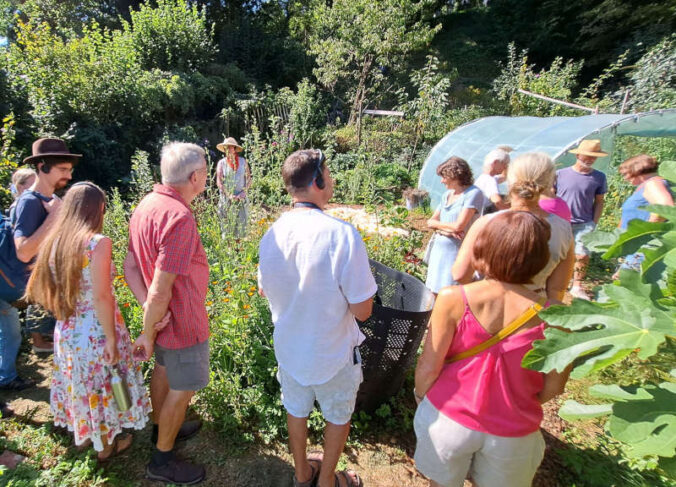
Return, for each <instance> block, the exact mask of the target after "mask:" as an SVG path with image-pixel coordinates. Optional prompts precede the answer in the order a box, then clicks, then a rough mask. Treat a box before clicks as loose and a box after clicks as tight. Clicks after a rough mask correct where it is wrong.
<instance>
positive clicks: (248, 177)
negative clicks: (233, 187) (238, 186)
mask: <svg viewBox="0 0 676 487" xmlns="http://www.w3.org/2000/svg"><path fill="white" fill-rule="evenodd" d="M244 161H245V162H244V163H245V164H246V185H245V187H244V191H248V190H249V186H251V182H252V179H251V166H249V163H248V162H246V159H245V160H244Z"/></svg>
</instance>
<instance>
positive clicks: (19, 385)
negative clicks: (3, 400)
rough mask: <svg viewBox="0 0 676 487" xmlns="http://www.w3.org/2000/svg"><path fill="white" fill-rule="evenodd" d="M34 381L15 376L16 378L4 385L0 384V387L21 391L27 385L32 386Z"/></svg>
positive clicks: (27, 386) (26, 387)
mask: <svg viewBox="0 0 676 487" xmlns="http://www.w3.org/2000/svg"><path fill="white" fill-rule="evenodd" d="M34 385H35V382H34V381H32V380H30V379H24V378H23V377H19V376H16V378H15V379H14V380H12V381H10V382H8V383H7V384H5V385H4V386H0V389H2V390H3V391H23V390H24V389H28V388H29V387H33V386H34Z"/></svg>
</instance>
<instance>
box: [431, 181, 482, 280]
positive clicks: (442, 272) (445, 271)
mask: <svg viewBox="0 0 676 487" xmlns="http://www.w3.org/2000/svg"><path fill="white" fill-rule="evenodd" d="M451 194H452V191H450V190H449V191H446V192H445V193H444V195H443V196H442V198H441V203H439V207H438V208H437V210H438V211H440V212H441V214H440V215H439V221H441V223H453V222H454V221H456V220H457V219H458V216H460V212H462V210H464V209H465V208H474V209H476V214H475V215H474V218H472V221H471V222H472V223H473V222H474V220H476V219H477V218H478V216H479V215H481V212H482V211H483V205H484V200H485V198H484V196H483V193H482V192H481V190H480V189H479V188H477V187H476V186H469V187H468V188H467V189H465V191H463V192H462V194H461V195H460V197H459V198H458V199H456V200H455V201H454V202H453V203H451V204H450V205H449V204H447V201H448V197H449V196H450V195H451ZM468 228H469V227H468ZM461 243H462V240H459V239H457V238H450V237H444V236H443V235H439V234H436V235H435V236H434V244H433V245H432V250H431V251H430V259H429V263H428V267H427V281H426V282H425V285H426V286H427V287H428V288H429V289H430V290H431V291H432V292H433V293H438V292H439V290H440V289H441V288H442V287H446V286H452V285H454V284H457V282H455V281H454V280H453V277H452V276H451V267H453V263H454V262H455V257H456V256H457V255H458V250H459V249H460V244H461Z"/></svg>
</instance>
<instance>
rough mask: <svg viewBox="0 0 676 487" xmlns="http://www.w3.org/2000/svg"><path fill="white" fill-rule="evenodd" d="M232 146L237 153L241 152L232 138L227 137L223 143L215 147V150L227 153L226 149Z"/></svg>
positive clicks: (240, 148)
mask: <svg viewBox="0 0 676 487" xmlns="http://www.w3.org/2000/svg"><path fill="white" fill-rule="evenodd" d="M228 146H232V147H234V148H235V150H236V151H237V152H242V146H241V145H239V144H238V143H237V140H235V138H234V137H227V138H226V139H225V140H224V141H223V142H221V143H220V144H217V145H216V149H218V150H219V151H221V152H227V150H228V149H227V147H228Z"/></svg>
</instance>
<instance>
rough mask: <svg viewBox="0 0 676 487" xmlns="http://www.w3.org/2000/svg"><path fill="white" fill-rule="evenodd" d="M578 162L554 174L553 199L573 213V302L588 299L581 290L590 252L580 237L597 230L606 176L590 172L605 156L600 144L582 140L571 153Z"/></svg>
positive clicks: (596, 141) (598, 172)
mask: <svg viewBox="0 0 676 487" xmlns="http://www.w3.org/2000/svg"><path fill="white" fill-rule="evenodd" d="M568 152H570V153H571V154H575V155H576V156H577V159H576V161H575V164H573V165H572V166H570V167H567V168H565V169H559V170H558V171H557V172H556V196H558V197H559V198H561V199H563V200H564V201H565V202H566V203H567V204H568V206H569V207H570V211H571V213H572V219H571V224H572V225H573V235H574V237H575V272H574V274H573V286H572V288H571V289H570V294H571V295H572V296H573V297H575V298H580V299H587V300H588V299H589V296H588V295H587V293H586V292H585V290H584V289H582V281H583V280H584V278H585V276H586V274H587V265H588V264H589V255H590V251H589V249H588V248H587V247H586V246H585V245H584V242H583V241H582V237H583V236H584V235H586V234H588V233H590V232H592V231H594V228H596V224H597V223H598V222H599V219H600V218H601V213H602V212H603V200H604V197H605V194H606V193H607V192H608V184H607V182H606V175H605V174H603V173H602V172H601V171H597V170H596V169H593V168H592V165H593V164H594V162H596V159H597V158H598V157H605V156H607V155H608V154H607V153H606V152H603V151H601V141H600V140H583V141H582V142H580V145H579V146H578V147H577V148H576V149H571V150H570V151H568Z"/></svg>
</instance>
